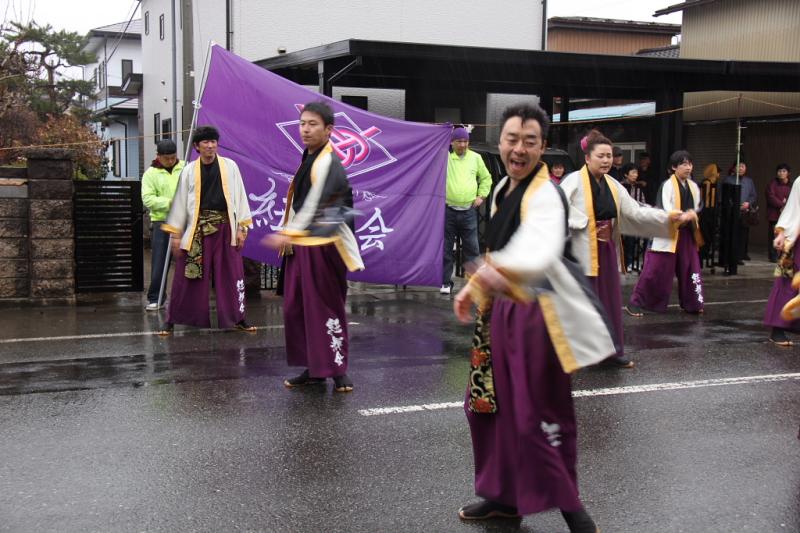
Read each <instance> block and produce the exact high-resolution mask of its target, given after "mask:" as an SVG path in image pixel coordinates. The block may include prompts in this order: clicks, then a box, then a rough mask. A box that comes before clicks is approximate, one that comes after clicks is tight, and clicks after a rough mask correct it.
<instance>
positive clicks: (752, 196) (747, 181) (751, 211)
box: [723, 161, 758, 265]
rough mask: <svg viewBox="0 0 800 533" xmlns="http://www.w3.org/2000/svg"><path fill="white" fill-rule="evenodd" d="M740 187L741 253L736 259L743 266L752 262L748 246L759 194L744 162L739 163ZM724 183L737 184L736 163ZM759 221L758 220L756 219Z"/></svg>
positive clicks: (756, 214)
mask: <svg viewBox="0 0 800 533" xmlns="http://www.w3.org/2000/svg"><path fill="white" fill-rule="evenodd" d="M738 174H739V185H741V191H742V192H741V196H740V197H739V198H740V203H739V215H740V216H739V242H738V245H739V253H738V254H737V256H736V258H737V261H738V264H740V265H743V264H744V262H745V261H749V260H750V255H749V254H748V244H749V241H750V225H751V224H750V223H748V220H752V218H753V217H758V193H757V192H756V186H755V183H753V179H752V178H750V176H748V175H747V164H746V163H745V162H744V161H740V162H739V173H738ZM723 183H728V184H733V185H735V184H736V164H735V163H734V164H733V166H732V167H731V170H730V171H729V174H728V176H727V177H726V178H725V180H724V181H723ZM756 220H757V218H756Z"/></svg>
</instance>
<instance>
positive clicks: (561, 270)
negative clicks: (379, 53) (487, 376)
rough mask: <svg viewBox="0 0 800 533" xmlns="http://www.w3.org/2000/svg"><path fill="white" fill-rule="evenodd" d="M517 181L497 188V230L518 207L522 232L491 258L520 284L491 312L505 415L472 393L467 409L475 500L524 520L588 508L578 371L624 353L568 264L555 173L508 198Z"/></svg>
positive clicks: (496, 385)
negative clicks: (574, 381) (580, 464)
mask: <svg viewBox="0 0 800 533" xmlns="http://www.w3.org/2000/svg"><path fill="white" fill-rule="evenodd" d="M508 181H509V178H507V177H506V178H504V179H503V180H501V181H500V182H499V183H498V185H497V187H496V189H495V193H494V195H493V198H492V213H493V216H492V222H495V221H497V220H498V219H499V218H502V216H505V217H506V220H509V216H508V215H509V213H508V211H505V212H503V211H501V210H514V209H518V210H519V219H518V220H519V222H518V226H517V227H515V228H514V227H512V228H511V229H510V230H509V232H510V231H513V234H511V235H510V238H509V239H508V241H507V243H506V244H504V245H503V246H502V248H500V249H497V250H493V251H490V252H489V253H488V255H487V261H489V262H491V263H492V264H493V265H495V266H496V267H497V268H498V269H500V271H501V272H504V273H507V274H508V276H509V279H513V280H514V290H513V293H514V294H515V296H514V297H510V296H495V297H494V300H493V303H492V305H491V320H490V332H491V333H490V337H491V354H492V355H491V361H492V363H491V372H492V375H493V390H494V393H495V398H496V405H497V410H496V412H494V413H476V412H473V411H471V410H470V409H469V398H470V393H469V391H468V392H467V401H466V402H465V410H466V413H467V419H468V422H469V426H470V433H471V435H472V444H473V455H474V460H475V492H476V494H477V495H479V496H481V497H483V498H486V499H488V500H491V501H495V502H498V503H502V504H505V505H509V506H513V507H515V508H516V509H517V510H518V512H520V513H521V514H530V513H535V512H539V511H544V510H546V509H549V508H553V507H556V508H560V509H563V510H566V511H577V510H580V509H581V508H582V506H581V503H580V499H579V496H578V483H577V474H576V459H577V455H576V435H577V433H576V424H575V413H574V409H573V404H572V395H571V384H570V376H569V373H571V372H573V371H575V370H577V369H579V368H581V367H584V366H588V365H592V364H595V363H597V362H599V361H602V360H603V359H605V358H606V357H608V356H609V355H611V354H613V353H614V352H615V351H616V347H615V344H614V339H613V334H612V328H611V325H610V324H609V322H608V321H607V320H606V318H605V317H604V316H603V313H602V306H601V304H600V302H599V301H598V300H597V298H596V296H595V295H594V293H593V291H592V289H591V288H590V287H589V285H588V283H587V282H586V279H585V276H584V275H583V273H582V272H581V271H580V268H579V267H578V266H577V265H576V264H574V263H570V262H569V261H567V260H565V258H564V257H563V252H564V244H565V239H566V231H567V228H566V215H567V214H566V211H565V205H566V202H565V201H563V200H562V197H561V195H560V193H559V191H558V189H557V185H555V184H553V183H552V182H551V181H550V180H549V177H548V170H547V166H546V165H541V167H540V168H539V170H538V173H537V174H536V175H535V176H533V177H531V178H528V180H526V181H524V182H522V183H521V184H520V185H518V186H517V189H515V191H512V193H511V194H509V195H508V197H505V198H499V195H501V194H504V192H502V191H505V190H506V185H507V184H508ZM520 188H522V189H521V190H519V189H520ZM515 192H516V193H517V196H516V198H515V197H514V194H515ZM520 193H522V195H521V200H520V197H519V196H520ZM500 215H502V216H500ZM513 216H514V215H513V213H512V214H511V217H512V218H511V219H512V220H513ZM492 222H490V224H492ZM512 226H513V222H512ZM490 250H492V248H491V247H490ZM570 265H572V266H570Z"/></svg>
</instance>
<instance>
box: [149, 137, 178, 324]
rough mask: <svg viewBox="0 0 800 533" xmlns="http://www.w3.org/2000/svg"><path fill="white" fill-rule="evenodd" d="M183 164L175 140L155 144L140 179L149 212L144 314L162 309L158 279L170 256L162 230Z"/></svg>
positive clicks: (159, 279) (162, 273)
mask: <svg viewBox="0 0 800 533" xmlns="http://www.w3.org/2000/svg"><path fill="white" fill-rule="evenodd" d="M185 165H186V162H185V161H181V160H179V159H178V149H177V147H176V146H175V141H173V140H172V139H164V140H162V141H158V144H156V158H155V159H153V162H152V163H151V164H150V168H148V169H147V170H146V171H145V173H144V175H143V176H142V203H143V204H144V206H145V207H146V208H147V209H148V210H149V211H150V223H151V224H150V248H151V250H152V256H151V259H150V287H149V288H148V289H147V306H146V307H145V309H146V310H147V311H157V310H158V309H159V308H160V307H162V300H161V295H160V292H161V280H162V278H163V277H164V267H165V265H166V267H167V269H169V263H167V256H168V255H169V233H166V232H164V231H162V230H161V225H162V224H164V221H165V220H166V218H167V213H169V208H170V205H171V204H172V197H173V196H175V189H177V188H178V180H179V179H180V175H181V171H182V170H183V167H184V166H185Z"/></svg>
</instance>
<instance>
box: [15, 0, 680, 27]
mask: <svg viewBox="0 0 800 533" xmlns="http://www.w3.org/2000/svg"><path fill="white" fill-rule="evenodd" d="M375 1H376V2H382V1H386V0H375ZM501 2H502V0H501ZM676 3H678V0H549V1H548V6H547V11H548V16H549V17H578V16H580V17H596V18H616V19H628V20H644V21H649V22H670V23H674V24H680V21H681V16H680V13H673V14H671V15H666V16H663V17H658V18H655V19H654V18H652V14H653V12H654V11H656V10H657V9H661V8H664V7H667V6H669V5H672V4H676ZM0 6H2V11H0V17H2V19H3V20H23V21H28V20H30V19H34V20H36V22H38V23H39V24H51V25H52V26H53V27H54V28H55V29H57V30H62V29H64V30H69V31H76V32H78V33H81V34H84V33H86V32H88V31H89V30H90V29H92V28H97V27H99V26H105V25H107V24H114V23H116V22H126V21H127V20H128V18H129V17H130V15H131V11H132V9H133V8H134V7H136V9H138V2H136V1H135V0H0ZM136 16H137V17H139V14H138V13H137V15H136Z"/></svg>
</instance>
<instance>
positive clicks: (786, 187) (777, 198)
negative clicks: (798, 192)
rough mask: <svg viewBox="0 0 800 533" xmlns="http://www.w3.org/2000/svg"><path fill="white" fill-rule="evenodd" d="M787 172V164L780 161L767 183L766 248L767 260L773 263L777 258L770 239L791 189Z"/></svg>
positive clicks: (789, 170)
mask: <svg viewBox="0 0 800 533" xmlns="http://www.w3.org/2000/svg"><path fill="white" fill-rule="evenodd" d="M789 172H791V168H789V165H787V164H786V163H781V164H780V165H778V166H777V168H776V169H775V174H776V176H775V179H773V180H772V181H770V182H769V185H767V222H768V228H767V243H768V244H767V249H768V257H769V260H770V261H771V262H773V263H774V262H775V261H776V260H777V259H778V256H777V253H776V250H775V247H774V246H772V239H774V238H775V224H777V222H778V217H780V216H781V212H783V208H784V207H785V206H786V201H787V200H788V198H789V192H791V190H792V184H791V183H789Z"/></svg>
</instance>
